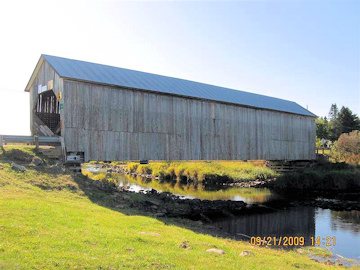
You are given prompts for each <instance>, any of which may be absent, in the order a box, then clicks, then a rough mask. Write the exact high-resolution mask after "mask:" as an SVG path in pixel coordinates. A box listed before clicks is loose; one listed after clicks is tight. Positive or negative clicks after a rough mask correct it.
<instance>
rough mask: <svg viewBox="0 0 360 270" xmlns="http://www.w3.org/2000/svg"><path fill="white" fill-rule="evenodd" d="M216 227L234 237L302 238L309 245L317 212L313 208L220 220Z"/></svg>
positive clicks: (292, 209)
mask: <svg viewBox="0 0 360 270" xmlns="http://www.w3.org/2000/svg"><path fill="white" fill-rule="evenodd" d="M214 225H215V226H216V227H217V228H219V229H220V230H222V231H224V232H226V233H228V234H230V235H232V236H234V237H240V235H248V236H250V237H252V236H260V237H268V236H270V237H284V236H298V237H300V236H302V237H304V239H305V242H306V243H307V244H309V240H310V237H313V236H315V210H314V208H312V207H297V208H290V209H285V210H278V211H276V212H273V213H263V214H251V215H243V216H239V217H236V218H231V219H229V218H227V219H219V220H217V221H215V222H214Z"/></svg>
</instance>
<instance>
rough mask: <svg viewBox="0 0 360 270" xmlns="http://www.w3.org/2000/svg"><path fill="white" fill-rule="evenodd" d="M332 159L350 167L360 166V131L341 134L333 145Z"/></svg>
mask: <svg viewBox="0 0 360 270" xmlns="http://www.w3.org/2000/svg"><path fill="white" fill-rule="evenodd" d="M333 157H334V158H335V160H336V161H345V162H346V163H349V164H352V165H358V164H360V131H359V130H354V131H352V132H350V133H344V134H341V136H340V137H339V139H338V140H337V141H336V142H335V143H334V147H333Z"/></svg>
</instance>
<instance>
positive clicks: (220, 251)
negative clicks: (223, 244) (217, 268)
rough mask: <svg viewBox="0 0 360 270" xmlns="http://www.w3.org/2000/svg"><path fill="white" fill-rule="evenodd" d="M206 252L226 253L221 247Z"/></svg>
mask: <svg viewBox="0 0 360 270" xmlns="http://www.w3.org/2000/svg"><path fill="white" fill-rule="evenodd" d="M206 252H213V253H217V254H220V255H223V254H225V251H223V250H221V249H217V248H210V249H208V250H207V251H206Z"/></svg>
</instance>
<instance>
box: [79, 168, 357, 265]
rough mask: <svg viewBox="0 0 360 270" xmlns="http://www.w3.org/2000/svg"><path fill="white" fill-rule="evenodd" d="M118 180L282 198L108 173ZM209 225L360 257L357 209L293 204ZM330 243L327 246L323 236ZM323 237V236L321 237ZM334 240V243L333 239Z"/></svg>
mask: <svg viewBox="0 0 360 270" xmlns="http://www.w3.org/2000/svg"><path fill="white" fill-rule="evenodd" d="M83 169H85V170H88V171H91V172H93V173H95V174H97V173H104V171H102V170H101V169H98V168H96V167H87V168H83ZM107 177H112V178H115V179H116V180H117V183H118V185H119V186H120V187H123V188H125V189H127V190H129V191H133V192H139V191H147V190H151V189H155V190H157V191H158V192H171V193H172V194H175V195H178V196H180V198H184V199H193V198H198V199H201V200H235V201H244V202H246V203H249V204H253V203H256V204H260V205H261V204H263V203H267V202H270V201H272V200H281V199H284V200H285V198H284V197H282V196H281V195H280V194H277V193H274V192H272V191H271V190H269V189H258V188H238V187H228V186H206V185H201V184H190V183H185V184H184V183H183V184H182V183H179V182H174V181H172V182H169V181H159V180H153V179H146V178H140V177H137V178H135V177H131V176H129V175H124V174H119V173H116V174H115V173H112V174H107ZM212 225H213V226H214V227H215V228H216V230H218V231H219V235H220V234H222V233H226V234H228V235H231V236H232V237H234V238H240V237H239V236H240V235H247V236H250V237H252V236H256V237H258V236H259V237H277V238H279V237H284V236H287V237H289V236H291V237H304V238H305V239H306V241H305V242H306V245H311V242H312V241H311V240H310V239H311V238H312V237H313V239H314V242H315V240H316V239H317V237H320V246H321V247H325V248H327V249H329V250H330V251H331V252H332V254H333V255H334V258H341V257H346V258H350V259H355V260H360V211H332V210H329V209H322V208H316V207H304V206H294V207H287V208H285V209H284V208H282V209H278V210H275V211H274V212H271V213H259V214H246V215H241V216H237V217H233V218H231V217H226V218H224V217H221V218H218V219H215V220H214V221H213V223H212ZM327 237H330V238H331V240H332V241H331V245H329V246H326V238H327ZM323 238H324V239H323ZM333 239H335V244H334V242H333Z"/></svg>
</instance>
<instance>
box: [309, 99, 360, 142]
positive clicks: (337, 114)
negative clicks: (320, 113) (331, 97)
mask: <svg viewBox="0 0 360 270" xmlns="http://www.w3.org/2000/svg"><path fill="white" fill-rule="evenodd" d="M353 130H360V119H359V117H358V116H357V115H356V114H353V113H352V111H351V110H350V109H349V108H348V107H344V106H343V107H342V108H341V109H340V111H339V109H338V107H337V105H336V103H335V104H331V107H330V111H329V115H328V117H326V116H325V117H318V118H317V119H316V137H317V139H325V140H330V141H333V142H334V141H337V140H338V139H339V137H340V135H341V134H343V133H350V132H351V131H353Z"/></svg>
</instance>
